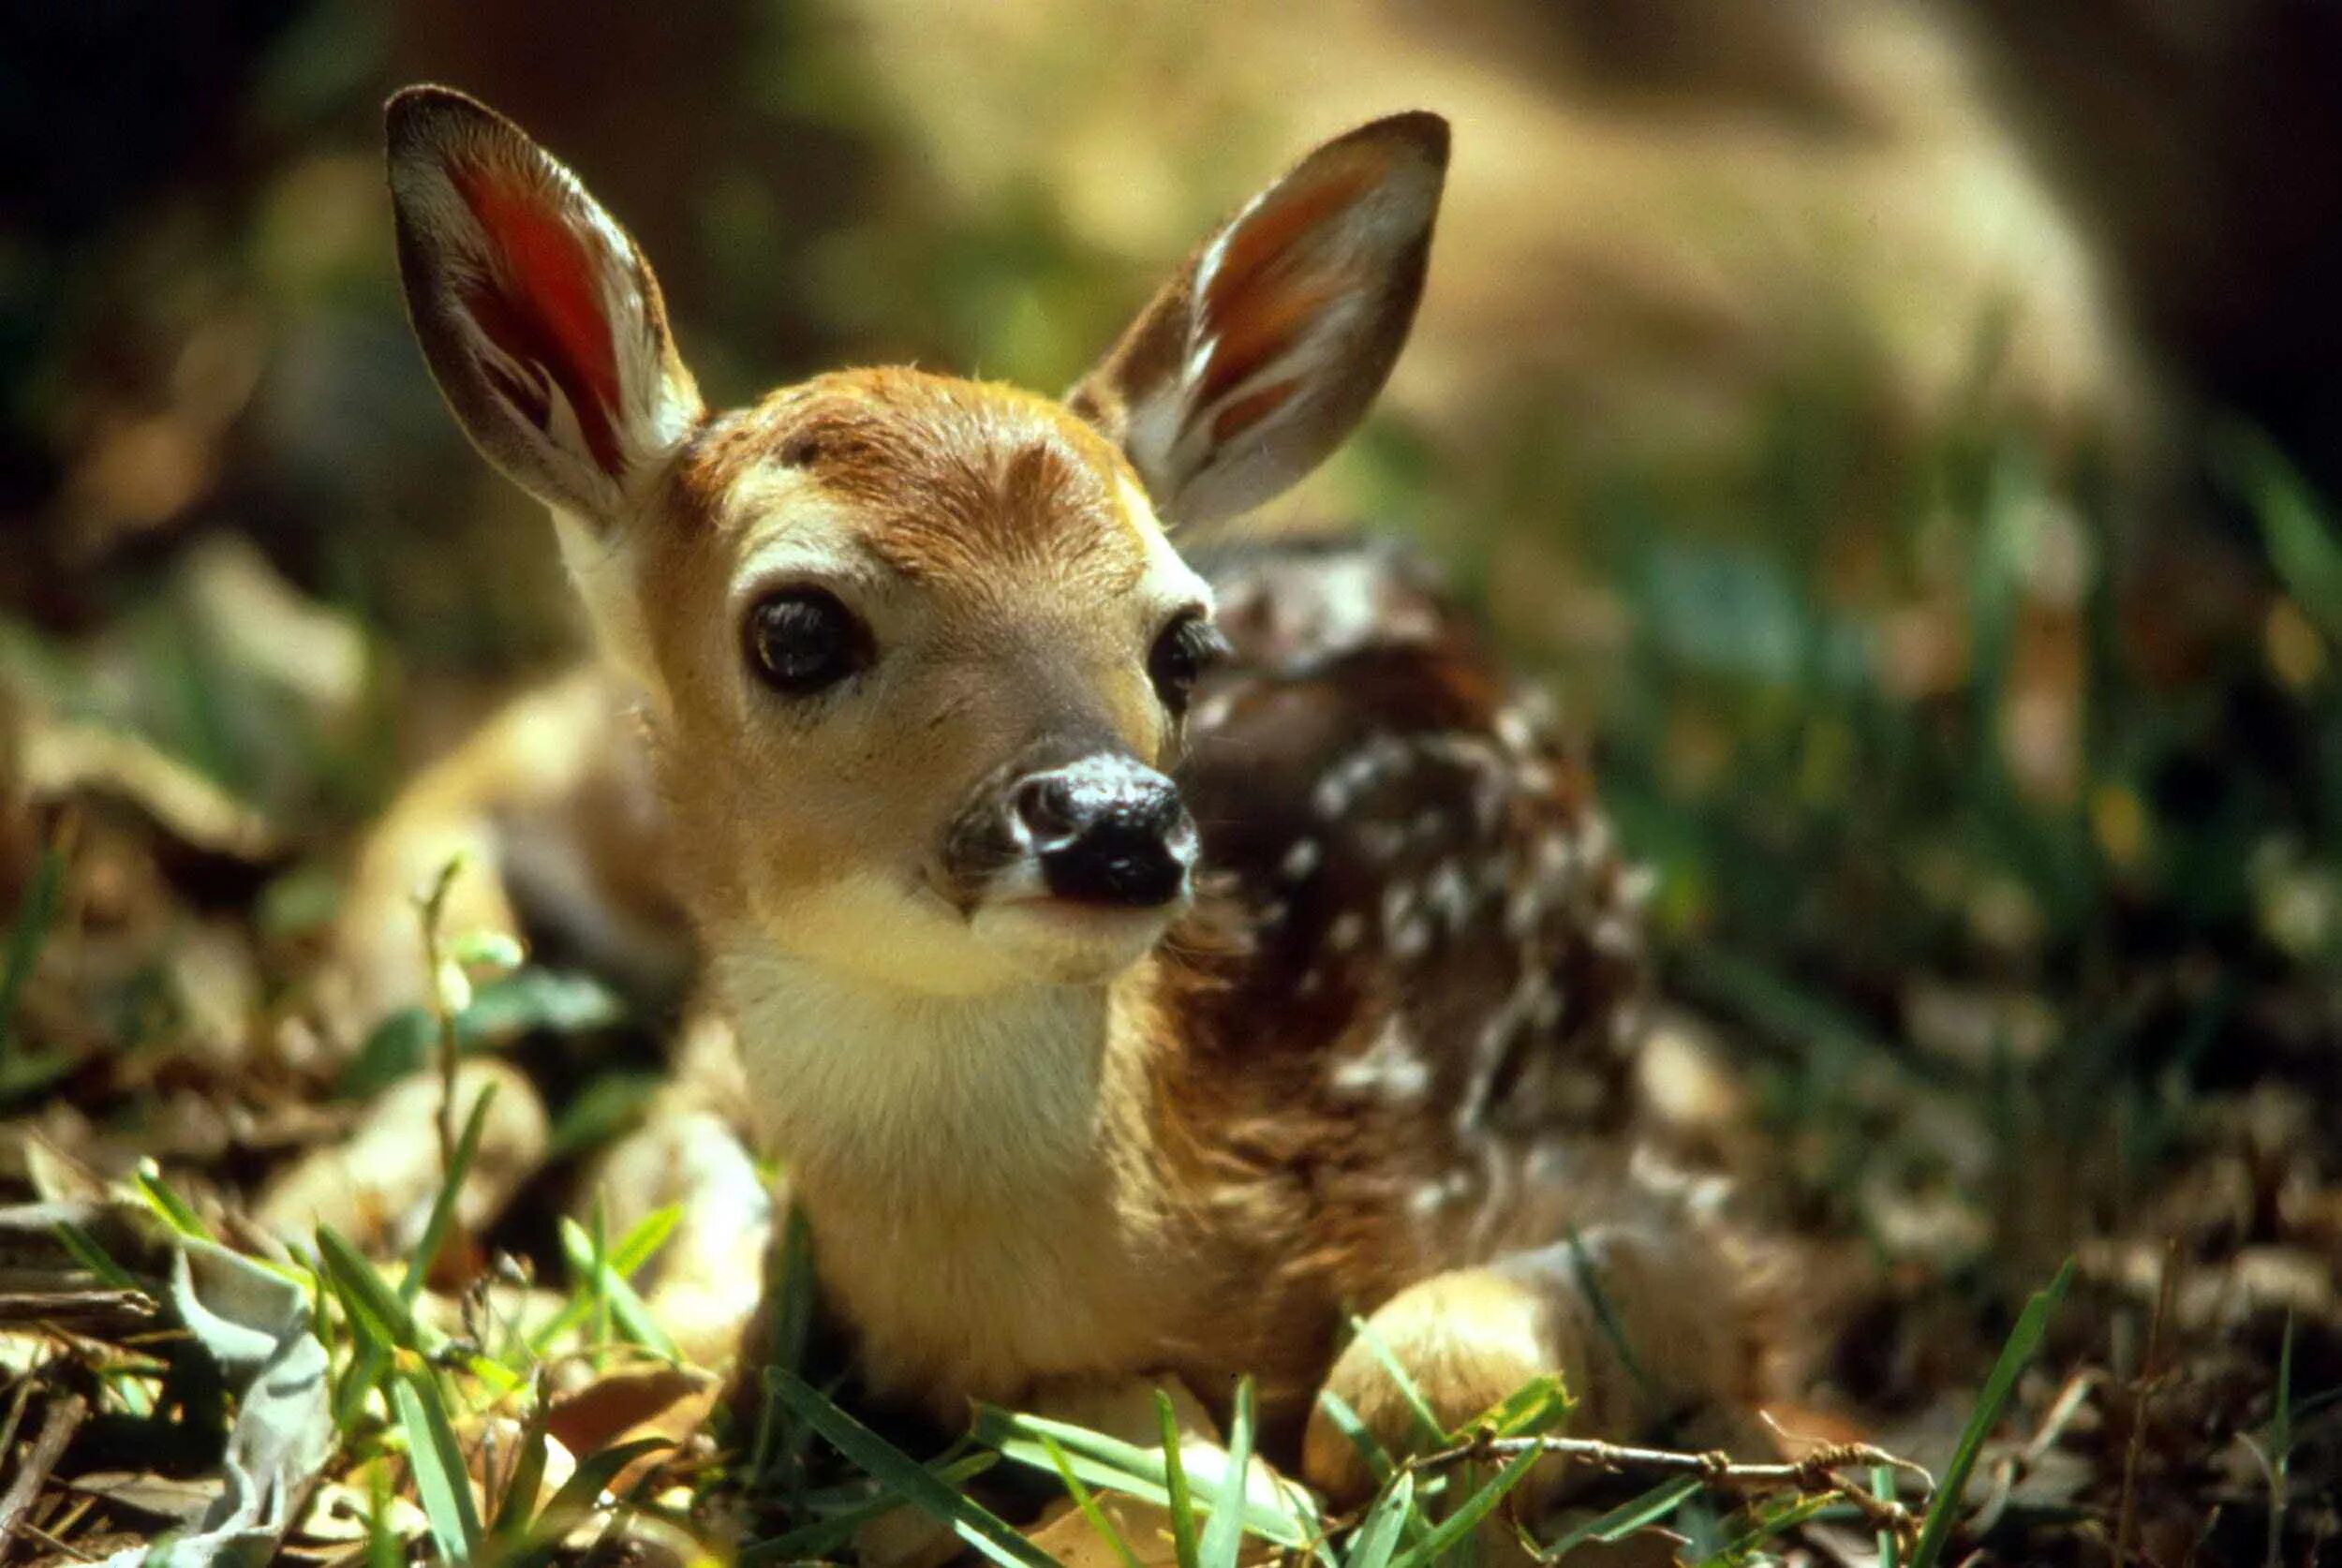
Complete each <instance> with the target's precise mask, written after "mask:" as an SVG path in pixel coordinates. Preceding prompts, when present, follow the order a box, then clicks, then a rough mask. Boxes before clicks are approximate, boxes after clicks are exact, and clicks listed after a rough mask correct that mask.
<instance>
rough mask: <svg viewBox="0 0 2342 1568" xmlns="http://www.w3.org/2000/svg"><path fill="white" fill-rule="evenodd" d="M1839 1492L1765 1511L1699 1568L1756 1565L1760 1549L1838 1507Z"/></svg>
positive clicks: (1813, 1496) (1782, 1503)
mask: <svg viewBox="0 0 2342 1568" xmlns="http://www.w3.org/2000/svg"><path fill="white" fill-rule="evenodd" d="M1838 1501H1839V1499H1838V1494H1837V1493H1835V1492H1816V1493H1814V1494H1813V1495H1811V1496H1808V1497H1797V1498H1790V1499H1788V1500H1786V1501H1784V1502H1781V1503H1779V1504H1776V1505H1773V1506H1771V1507H1769V1508H1767V1509H1765V1510H1764V1511H1762V1512H1761V1513H1760V1514H1759V1515H1758V1516H1757V1518H1756V1522H1755V1523H1754V1524H1752V1525H1750V1526H1749V1528H1748V1529H1746V1530H1744V1531H1742V1532H1741V1533H1740V1534H1738V1535H1735V1536H1734V1537H1732V1539H1731V1540H1730V1541H1728V1542H1727V1543H1726V1544H1725V1545H1724V1547H1723V1549H1721V1550H1719V1551H1716V1552H1714V1553H1712V1554H1711V1555H1709V1556H1707V1557H1705V1558H1702V1559H1701V1560H1700V1561H1699V1568H1742V1564H1745V1563H1748V1562H1750V1561H1754V1560H1755V1558H1756V1548H1757V1547H1759V1546H1763V1545H1764V1544H1765V1543H1766V1542H1768V1541H1770V1540H1771V1539H1773V1538H1774V1537H1775V1536H1777V1535H1781V1534H1784V1533H1786V1532H1787V1531H1791V1530H1794V1529H1796V1528H1797V1527H1798V1526H1799V1525H1801V1524H1803V1523H1804V1522H1805V1521H1806V1520H1808V1519H1810V1518H1812V1517H1814V1516H1816V1515H1817V1514H1822V1513H1826V1512H1828V1511H1829V1510H1830V1509H1831V1508H1834V1507H1836V1506H1837V1505H1838Z"/></svg>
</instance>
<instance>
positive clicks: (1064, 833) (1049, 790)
mask: <svg viewBox="0 0 2342 1568" xmlns="http://www.w3.org/2000/svg"><path fill="white" fill-rule="evenodd" d="M1079 804H1080V803H1079V802H1077V801H1076V800H1075V797H1074V786H1073V782H1072V780H1070V779H1068V778H1067V777H1065V776H1064V775H1063V774H1062V773H1043V774H1035V775H1034V776H1033V777H1030V778H1028V779H1026V780H1025V781H1024V782H1023V783H1022V784H1019V785H1017V786H1016V794H1015V806H1016V820H1017V821H1019V822H1021V823H1023V824H1024V827H1025V831H1026V832H1027V833H1028V834H1030V836H1031V837H1032V840H1033V845H1034V847H1035V848H1036V849H1047V848H1048V847H1050V846H1051V845H1054V844H1060V843H1062V842H1063V841H1064V840H1065V839H1066V838H1068V837H1070V836H1072V835H1073V833H1074V832H1075V829H1076V828H1077V827H1079V826H1080V822H1079V821H1078V818H1079V815H1080V811H1079Z"/></svg>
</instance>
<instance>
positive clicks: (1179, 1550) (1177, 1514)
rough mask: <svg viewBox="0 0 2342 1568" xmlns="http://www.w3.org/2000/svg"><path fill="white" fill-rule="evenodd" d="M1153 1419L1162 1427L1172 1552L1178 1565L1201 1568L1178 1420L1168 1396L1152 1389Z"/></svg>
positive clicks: (1180, 1566) (1165, 1490)
mask: <svg viewBox="0 0 2342 1568" xmlns="http://www.w3.org/2000/svg"><path fill="white" fill-rule="evenodd" d="M1155 1418H1156V1419H1157V1420H1158V1421H1159V1422H1160V1423H1161V1424H1162V1429H1163V1488H1164V1500H1165V1506H1166V1508H1167V1509H1168V1511H1169V1513H1170V1515H1171V1553H1172V1556H1173V1557H1175V1558H1177V1559H1178V1564H1179V1568H1202V1555H1201V1551H1200V1549H1199V1548H1198V1546H1196V1542H1195V1499H1194V1496H1193V1494H1192V1493H1191V1492H1190V1491H1189V1490H1188V1486H1187V1459H1186V1457H1185V1456H1184V1455H1183V1454H1182V1453H1181V1452H1180V1450H1179V1419H1178V1415H1177V1414H1175V1413H1173V1411H1172V1409H1171V1396H1170V1395H1168V1394H1165V1393H1164V1391H1163V1390H1162V1389H1160V1388H1158V1389H1156V1390H1155Z"/></svg>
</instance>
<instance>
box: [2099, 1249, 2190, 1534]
mask: <svg viewBox="0 0 2342 1568" xmlns="http://www.w3.org/2000/svg"><path fill="white" fill-rule="evenodd" d="M2178 1279H2179V1241H2178V1239H2177V1238H2176V1237H2174V1238H2172V1240H2170V1241H2168V1242H2166V1243H2164V1247H2163V1277H2162V1279H2161V1280H2159V1281H2157V1290H2156V1293H2155V1316H2154V1317H2153V1318H2151V1319H2149V1320H2148V1323H2147V1354H2146V1357H2145V1359H2144V1360H2142V1361H2141V1362H2140V1364H2139V1376H2138V1379H2137V1381H2136V1382H2135V1383H2133V1384H2132V1399H2131V1406H2130V1439H2129V1441H2128V1442H2125V1443H2124V1444H2123V1492H2122V1501H2121V1502H2120V1504H2118V1505H2117V1508H2116V1512H2115V1515H2114V1562H2115V1564H2116V1568H2120V1565H2121V1564H2123V1563H2126V1562H2128V1561H2130V1550H2131V1543H2132V1541H2133V1540H2134V1539H2135V1538H2136V1536H2137V1533H2138V1526H2139V1516H2138V1507H2139V1457H2140V1455H2141V1454H2142V1453H2144V1452H2145V1451H2146V1446H2147V1405H2148V1402H2149V1401H2150V1400H2152V1399H2153V1398H2155V1389H2156V1383H2157V1379H2158V1378H2159V1377H2160V1375H2161V1362H2162V1359H2163V1325H2164V1324H2165V1322H2166V1321H2167V1320H2168V1319H2169V1318H2170V1317H2171V1315H2172V1286H2173V1285H2174V1283H2175V1282H2176V1281H2177V1280H2178Z"/></svg>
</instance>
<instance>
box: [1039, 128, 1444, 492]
mask: <svg viewBox="0 0 2342 1568" xmlns="http://www.w3.org/2000/svg"><path fill="white" fill-rule="evenodd" d="M1446 173H1447V122H1446V121H1445V120H1443V119H1441V118H1440V117H1439V116H1438V115H1436V114H1427V113H1419V112H1418V113H1410V114H1395V115H1392V116H1391V117H1390V118H1388V119H1386V120H1376V121H1374V122H1373V123H1372V124H1371V125H1366V126H1359V127H1358V128H1357V129H1356V130H1354V131H1352V132H1350V133H1349V134H1348V135H1346V136H1342V137H1339V138H1337V139H1336V140H1334V141H1328V142H1327V143H1326V144H1325V145H1324V146H1322V147H1320V148H1318V149H1317V151H1315V152H1313V153H1312V154H1311V155H1309V156H1308V157H1306V158H1304V159H1302V160H1301V163H1300V164H1299V166H1298V167H1297V168H1296V169H1295V170H1293V171H1292V172H1291V173H1289V174H1287V175H1286V176H1285V177H1284V178H1283V179H1282V180H1280V181H1278V182H1277V183H1276V184H1275V185H1271V186H1269V187H1268V188H1267V190H1265V191H1263V192H1261V194H1260V195H1258V196H1256V197H1254V198H1253V200H1251V201H1250V202H1248V203H1246V204H1245V206H1244V207H1243V208H1242V210H1240V211H1239V212H1238V214H1236V216H1235V217H1233V218H1231V219H1230V220H1229V221H1228V222H1227V224H1226V225H1225V226H1224V227H1223V228H1222V229H1221V230H1220V231H1219V232H1218V233H1216V234H1214V235H1213V236H1212V237H1211V238H1210V239H1209V240H1208V241H1206V242H1205V244H1204V245H1203V247H1202V248H1201V249H1200V250H1198V251H1197V252H1196V253H1195V254H1194V256H1193V257H1192V258H1190V259H1189V260H1188V263H1187V265H1186V266H1184V267H1182V268H1181V269H1180V270H1179V273H1178V276H1177V277H1175V278H1173V279H1172V281H1171V282H1170V283H1169V284H1168V285H1166V286H1165V287H1164V289H1163V291H1162V292H1161V293H1159V294H1157V295H1156V296H1155V298H1154V301H1153V303H1150V304H1149V305H1148V307H1147V308H1146V310H1145V311H1143V312H1142V313H1141V314H1140V316H1139V318H1138V319H1137V320H1136V321H1135V322H1134V323H1133V324H1132V326H1131V329H1130V331H1129V332H1127V333H1124V334H1123V336H1122V340H1121V342H1119V343H1118V344H1117V345H1115V347H1114V349H1113V351H1112V352H1111V353H1109V354H1107V355H1106V357H1105V359H1104V361H1103V362H1101V363H1100V364H1099V365H1098V367H1097V368H1096V369H1095V370H1093V371H1091V372H1090V373H1089V375H1088V376H1087V377H1084V378H1083V379H1082V380H1081V382H1080V383H1079V384H1078V385H1076V386H1075V389H1074V390H1073V392H1071V393H1069V394H1068V397H1067V401H1068V402H1069V403H1070V404H1071V405H1072V406H1073V407H1074V408H1075V411H1077V412H1079V413H1081V414H1082V415H1084V416H1085V417H1087V418H1088V419H1089V420H1090V421H1091V422H1094V423H1095V424H1097V425H1098V426H1099V427H1100V428H1101V429H1103V430H1104V431H1105V433H1106V434H1107V435H1108V436H1111V437H1112V438H1113V439H1114V440H1116V441H1118V442H1119V443H1120V445H1121V447H1122V450H1123V451H1124V452H1125V453H1127V454H1128V455H1129V457H1130V459H1131V462H1132V464H1133V465H1134V466H1135V467H1136V468H1137V469H1138V472H1139V476H1140V478H1142V479H1143V480H1145V481H1146V483H1147V487H1148V489H1149V492H1150V494H1151V495H1152V497H1153V499H1154V502H1155V505H1156V506H1157V507H1158V508H1159V509H1160V510H1162V511H1163V513H1164V516H1165V517H1167V518H1170V519H1173V520H1175V521H1178V522H1181V523H1190V524H1194V523H1207V522H1210V521H1213V520H1215V519H1218V518H1223V517H1227V516H1231V515H1234V514H1235V513H1238V512H1240V511H1244V510H1248V509H1249V508H1252V507H1254V506H1257V505H1259V504H1260V503H1261V502H1263V501H1266V500H1267V499H1268V498H1269V497H1270V496H1274V495H1276V494H1277V493H1278V492H1279V491H1282V490H1283V489H1284V488H1285V487H1286V486H1287V485H1289V484H1291V483H1293V482H1294V481H1296V480H1298V479H1299V478H1301V476H1303V475H1304V474H1306V473H1308V472H1309V471H1310V470H1311V469H1312V468H1314V467H1315V466H1317V465H1318V464H1319V463H1320V462H1322V461H1324V460H1325V457H1326V455H1327V453H1328V452H1330V451H1333V450H1334V448H1335V447H1336V446H1337V445H1339V444H1340V443H1341V439H1342V437H1343V436H1347V435H1349V434H1350V431H1351V429H1352V427H1354V426H1355V425H1356V423H1357V422H1358V419H1359V417H1360V416H1361V415H1363V414H1364V413H1365V412H1366V409H1367V407H1368V405H1370V404H1371V403H1372V402H1373V401H1374V394H1375V393H1376V392H1380V391H1381V390H1382V386H1383V382H1384V380H1385V378H1386V377H1388V376H1389V374H1390V367H1391V365H1392V363H1393V362H1395V361H1396V360H1397V359H1398V358H1399V349H1400V346H1401V344H1403V343H1404V342H1405V341H1406V337H1407V329H1408V327H1409V326H1410V325H1412V324H1413V322H1414V320H1415V308H1416V302H1417V301H1418V300H1419V299H1421V298H1422V295H1423V273H1424V267H1425V264H1426V262H1427V261H1428V260H1429V259H1430V245H1431V223H1432V219H1433V218H1434V217H1435V216H1436V215H1437V214H1438V212H1439V198H1440V189H1441V186H1442V185H1443V183H1444V182H1445V178H1446Z"/></svg>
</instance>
